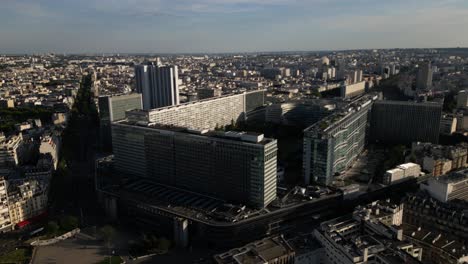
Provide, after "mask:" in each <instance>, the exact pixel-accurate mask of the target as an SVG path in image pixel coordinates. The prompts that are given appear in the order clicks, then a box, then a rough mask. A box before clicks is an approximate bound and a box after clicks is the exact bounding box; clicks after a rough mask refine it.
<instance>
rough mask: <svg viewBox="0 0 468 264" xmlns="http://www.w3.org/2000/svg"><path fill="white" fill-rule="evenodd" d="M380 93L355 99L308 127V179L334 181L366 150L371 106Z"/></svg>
mask: <svg viewBox="0 0 468 264" xmlns="http://www.w3.org/2000/svg"><path fill="white" fill-rule="evenodd" d="M374 100H377V96H376V95H369V96H364V97H361V98H359V99H358V100H355V101H353V102H352V103H350V104H349V105H348V106H347V107H344V108H343V109H341V110H340V111H337V112H336V113H333V114H331V115H329V116H328V117H326V118H324V119H322V120H321V121H319V122H317V123H315V124H314V125H312V126H310V127H308V128H306V129H305V130H304V147H303V152H304V154H303V171H304V182H305V183H306V184H309V183H311V182H318V183H321V184H331V183H332V182H333V178H334V176H335V175H337V174H339V173H342V172H344V171H345V170H346V169H348V168H349V167H350V166H351V165H352V164H353V162H354V161H355V160H356V158H357V157H358V155H359V154H360V153H361V152H362V151H363V150H364V146H365V143H366V134H367V133H366V132H367V126H368V119H369V116H370V110H371V107H372V104H373V103H374Z"/></svg>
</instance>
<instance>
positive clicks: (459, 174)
mask: <svg viewBox="0 0 468 264" xmlns="http://www.w3.org/2000/svg"><path fill="white" fill-rule="evenodd" d="M421 189H422V190H425V191H427V192H428V193H429V194H430V195H431V196H432V197H434V198H435V199H437V200H439V201H441V202H447V201H451V200H456V199H458V200H465V201H468V169H463V170H459V171H456V172H452V173H449V174H447V175H443V176H440V177H437V178H430V179H429V180H428V181H427V182H425V183H423V184H421Z"/></svg>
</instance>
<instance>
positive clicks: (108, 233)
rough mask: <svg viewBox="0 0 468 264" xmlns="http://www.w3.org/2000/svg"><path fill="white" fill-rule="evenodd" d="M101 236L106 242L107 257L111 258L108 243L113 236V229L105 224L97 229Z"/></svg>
mask: <svg viewBox="0 0 468 264" xmlns="http://www.w3.org/2000/svg"><path fill="white" fill-rule="evenodd" d="M99 234H100V235H101V238H102V239H103V240H104V242H106V246H107V250H108V251H109V258H111V257H112V256H111V252H110V245H111V243H112V241H113V240H114V237H115V229H114V228H113V227H112V226H110V225H105V226H103V227H102V228H101V229H100V230H99Z"/></svg>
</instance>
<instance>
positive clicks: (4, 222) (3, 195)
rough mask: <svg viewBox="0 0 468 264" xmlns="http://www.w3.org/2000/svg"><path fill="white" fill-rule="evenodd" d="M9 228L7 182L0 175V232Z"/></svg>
mask: <svg viewBox="0 0 468 264" xmlns="http://www.w3.org/2000/svg"><path fill="white" fill-rule="evenodd" d="M9 229H11V219H10V211H9V209H8V193H7V182H6V181H5V179H4V178H3V177H0V232H3V231H8V230H9Z"/></svg>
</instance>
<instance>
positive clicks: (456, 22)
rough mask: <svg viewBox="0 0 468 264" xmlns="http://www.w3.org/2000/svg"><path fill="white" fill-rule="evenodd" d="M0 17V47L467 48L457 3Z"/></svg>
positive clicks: (219, 6) (262, 4)
mask: <svg viewBox="0 0 468 264" xmlns="http://www.w3.org/2000/svg"><path fill="white" fill-rule="evenodd" d="M0 16H1V18H0V22H1V23H0V32H1V39H2V41H1V42H0V53H1V54H30V53H47V52H53V53H69V54H101V53H127V54H130V53H133V54H158V53H159V54H184V53H185V54H187V53H193V54H203V53H244V52H309V51H310V52H314V51H338V50H358V49H394V48H406V49H412V48H456V47H467V46H468V35H467V34H464V33H463V32H465V31H466V28H465V27H466V26H467V25H468V1H463V0H441V1H435V0H426V1H423V0H407V1H403V0H395V1H392V2H381V1H379V2H377V1H373V0H356V1H349V0H328V1H327V0H309V1H307V0H292V1H287V0H192V1H189V0H177V1H169V0H153V1H152V0H101V1H95V0H82V1H72V0H62V1H58V0H36V1H34V0H3V1H2V4H1V6H0Z"/></svg>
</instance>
